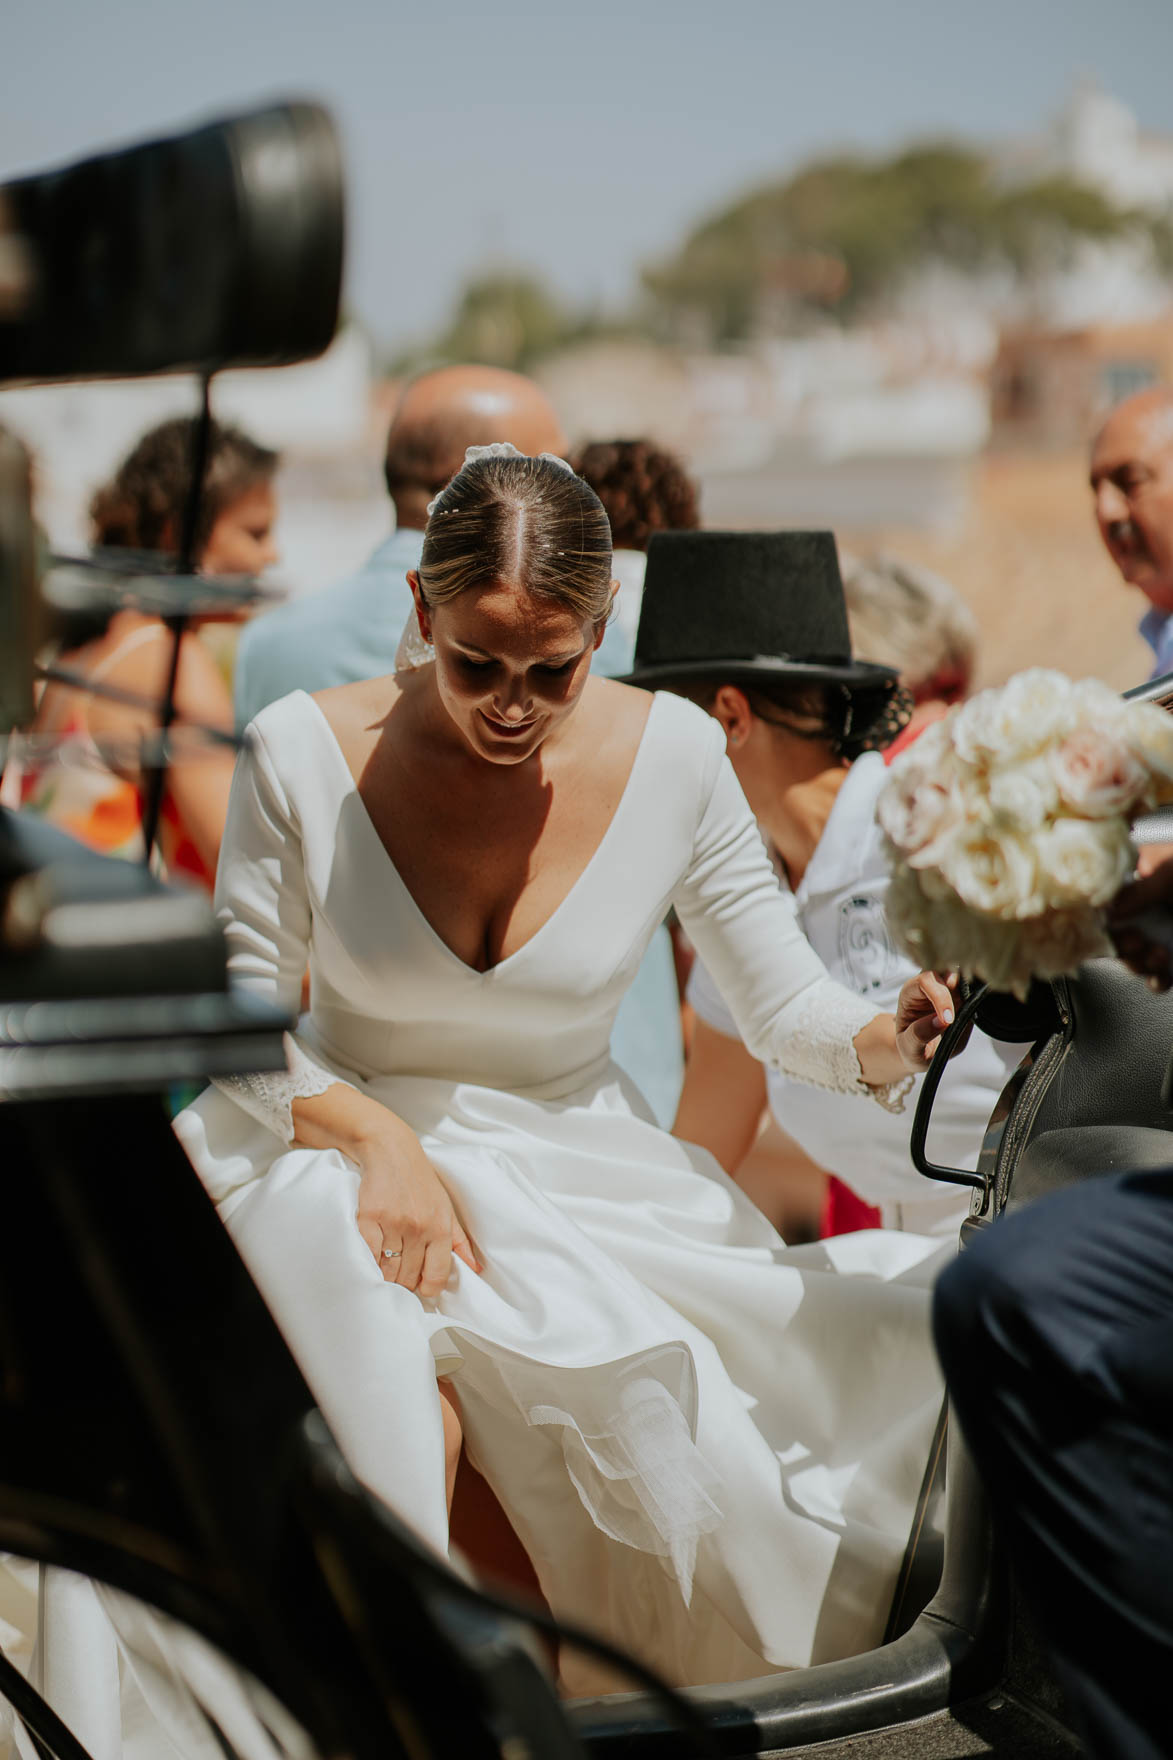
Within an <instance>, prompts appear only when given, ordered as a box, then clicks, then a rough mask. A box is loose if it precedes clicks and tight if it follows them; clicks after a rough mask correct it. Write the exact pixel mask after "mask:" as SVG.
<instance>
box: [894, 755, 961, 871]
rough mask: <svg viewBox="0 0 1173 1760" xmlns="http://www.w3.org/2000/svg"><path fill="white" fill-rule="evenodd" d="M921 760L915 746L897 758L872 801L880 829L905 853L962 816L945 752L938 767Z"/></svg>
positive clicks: (921, 846)
mask: <svg viewBox="0 0 1173 1760" xmlns="http://www.w3.org/2000/svg"><path fill="white" fill-rule="evenodd" d="M919 743H920V742H919V741H918V742H917V744H918V745H919ZM923 760H924V754H921V753H918V752H917V751H916V750H915V749H914V750H913V751H911V752H909V753H907V754H906V755H905V756H904V757H902V758H898V759H897V760H896V762H895V763H894V764H893V766H892V773H891V775H890V776H889V778H888V780H887V782H886V783H885V784H884V787H883V789H882V791H881V793H880V797H879V800H878V801H877V803H876V818H877V819H878V821H879V824H880V829H881V830H882V831H883V832H884V833H885V835H886V836H888V837H889V838H890V839H891V840H892V842H893V843H894V844H895V845H896V847H897V848H898V849H900V850H903V851H904V852H905V853H906V854H909V855H911V854H915V852H916V851H918V850H922V849H924V848H925V847H926V846H927V845H929V844H932V843H934V842H935V841H936V839H937V838H939V837H940V835H941V833H942V832H943V831H946V830H947V829H948V828H949V827H950V826H952V825H955V824H956V823H958V821H959V820H960V818H961V816H962V808H961V802H960V798H959V795H958V791H957V785H956V781H955V779H954V777H953V776H952V775H951V774H950V765H949V760H948V758H947V756H946V757H943V758H942V761H941V763H940V765H939V766H938V767H934V766H933V765H932V764H926V763H925V762H924V761H923Z"/></svg>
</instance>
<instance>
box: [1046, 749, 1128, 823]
mask: <svg viewBox="0 0 1173 1760" xmlns="http://www.w3.org/2000/svg"><path fill="white" fill-rule="evenodd" d="M1048 758H1049V763H1050V770H1051V775H1052V776H1053V777H1054V779H1055V785H1056V787H1057V788H1058V790H1059V793H1060V794H1061V795H1062V797H1063V799H1064V800H1065V801H1066V802H1067V805H1068V806H1069V807H1071V808H1072V809H1073V810H1074V811H1075V812H1076V813H1081V814H1083V815H1084V816H1085V817H1086V818H1089V819H1106V818H1110V817H1113V816H1117V817H1118V816H1120V815H1121V814H1125V813H1129V812H1131V811H1132V809H1133V808H1134V807H1135V806H1136V805H1137V803H1138V802H1139V801H1140V800H1141V799H1142V798H1143V796H1144V792H1145V786H1146V783H1147V781H1148V773H1147V770H1146V767H1145V765H1144V764H1143V763H1142V762H1141V760H1140V759H1139V758H1137V757H1136V756H1135V754H1134V753H1133V752H1132V751H1131V750H1130V748H1129V746H1128V745H1127V744H1126V742H1125V741H1124V740H1123V739H1120V738H1117V737H1115V736H1114V735H1113V734H1111V733H1109V732H1107V731H1105V730H1104V729H1103V728H1102V727H1093V726H1082V727H1075V728H1073V729H1072V731H1071V732H1070V733H1068V734H1066V735H1064V737H1063V738H1062V739H1061V740H1060V741H1059V742H1058V744H1057V745H1056V746H1054V747H1053V748H1052V750H1051V751H1050V753H1049V754H1048Z"/></svg>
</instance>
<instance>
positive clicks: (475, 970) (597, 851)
mask: <svg viewBox="0 0 1173 1760" xmlns="http://www.w3.org/2000/svg"><path fill="white" fill-rule="evenodd" d="M296 695H298V696H300V697H304V698H305V700H306V702H307V703H309V704H310V706H311V708H312V709H313V711H314V715H315V716H316V718H317V720H318V722H319V723H320V724H321V726H322V728H323V729H324V730H325V733H326V737H327V743H328V744H329V745H330V747H331V748H332V750H333V752H334V754H335V757H336V759H337V762H338V764H339V766H340V767H341V770H342V773H343V775H344V776H345V778H346V783H347V786H348V790H349V792H350V793H351V794H353V795H354V798H355V800H356V801H357V802H358V806H359V810H360V813H361V816H362V820H363V823H364V824H365V825H366V827H367V831H368V832H369V834H370V836H371V837H372V838H373V839H374V841H375V844H376V846H377V847H378V849H379V851H380V853H381V854H382V857H383V860H384V861H385V862H386V864H387V867H388V868H389V869H390V871H391V873H392V875H393V876H394V878H395V880H396V882H397V883H398V886H399V889H400V891H401V892H402V894H403V896H404V898H405V899H406V900H407V903H408V905H409V907H410V909H411V911H412V912H413V914H414V916H415V917H416V919H417V920H418V922H419V923H420V924H421V925H422V927H423V929H424V932H425V933H426V934H427V935H428V937H429V938H430V940H431V941H432V942H433V943H434V944H435V946H436V947H438V948H439V949H440V951H441V953H443V954H444V955H446V957H447V958H448V959H449V960H450V961H451V962H452V964H453V965H455V966H456V967H458V968H459V970H460V971H461V972H464V973H466V974H467V976H468V977H470V978H477V979H484V978H493V977H496V976H497V974H498V973H500V972H503V971H505V969H506V968H507V967H509V966H511V965H513V963H514V961H515V960H518V959H520V958H521V956H522V955H523V954H525V953H528V952H529V950H530V948H531V947H532V946H533V945H534V943H535V942H536V941H539V940H540V939H541V938H542V937H543V936H544V935H545V934H546V932H547V930H548V929H549V928H550V927H551V925H552V924H553V923H554V922H555V921H556V920H557V919H558V918H559V917H560V916H561V915H562V913H563V911H565V910H566V909H567V907H568V906H569V904H570V901H571V899H572V898H573V897H574V895H575V893H576V892H578V890H579V889H580V887H582V886H583V885H584V883H585V882H586V879H587V876H588V875H589V874H590V872H591V870H592V868H594V867H595V865H596V863H597V862H598V861H599V860H600V859H601V857H602V855H603V851H604V850H605V848H606V846H607V844H608V843H609V842H610V841H611V839H612V836H613V835H614V832H615V827H616V825H617V824H618V822H619V820H620V818H621V817H622V816H623V813H624V811H625V809H626V807H627V804H628V801H629V800H630V799H631V796H632V793H633V788H634V784H635V779H636V775H637V773H638V771H639V770H640V768H641V761H642V759H643V757H644V753H645V751H646V749H647V746H648V730H649V728H650V727H651V725H652V721H653V720H654V718H655V716H656V712H657V709H658V706H659V701H660V695H659V692H656V693H655V694H654V695H653V697H652V702H651V707H650V708H649V710H648V713H647V717H646V719H645V721H644V724H643V728H642V729H641V732H640V736H639V743H638V745H637V746H636V748H635V753H634V756H633V757H632V760H631V768H630V769H629V770H628V772H627V780H626V782H625V783H624V785H623V792H622V794H621V795H620V796H619V800H618V802H617V803H616V806H615V811H614V812H613V813H612V814H611V817H610V819H609V820H608V821H607V826H606V829H605V830H604V832H603V835H602V836H601V837H600V838H599V841H598V843H596V845H595V847H594V849H593V850H592V852H591V854H590V856H589V857H588V858H587V861H586V863H585V865H584V866H583V867H582V868H581V869H580V871H579V873H578V874H577V876H576V877H575V879H574V880H573V881H572V883H571V885H570V887H569V889H568V890H567V891H566V892H565V893H564V894H563V896H562V898H561V899H560V900H559V902H558V903H557V904H556V905H555V906H554V909H553V910H552V911H551V912H550V914H549V916H548V917H545V918H544V919H543V921H542V922H541V923H540V924H539V925H538V927H537V928H536V929H535V930H534V932H533V934H532V935H527V937H526V939H525V940H524V941H523V942H522V943H521V946H520V947H515V948H514V949H513V952H512V953H510V954H507V955H506V956H505V958H504V959H499V960H497V961H496V963H495V964H494V965H491V966H486V967H485V968H484V969H483V970H481V969H480V968H479V967H477V966H470V965H469V963H468V961H467V960H463V959H461V957H460V955H459V954H458V953H457V952H455V951H454V949H453V948H451V947H449V945H448V943H447V942H446V941H445V939H444V937H443V936H442V935H441V934H440V932H439V930H438V929H436V927H435V926H434V925H433V924H432V923H430V922H429V921H428V918H427V917H426V916H425V914H424V912H423V910H422V908H421V907H420V905H419V903H418V902H417V900H416V897H415V894H414V893H413V892H412V890H411V888H410V887H409V886H408V884H407V881H406V880H405V879H404V878H403V875H402V874H401V873H400V872H399V869H398V868H397V867H396V865H395V863H394V861H393V860H392V857H391V852H390V851H389V850H388V848H387V845H386V844H385V843H384V842H383V839H382V838H381V837H380V836H379V833H378V831H377V829H376V827H375V822H374V820H373V819H372V818H371V815H370V812H369V811H368V809H367V803H366V802H365V801H364V800H363V798H362V790H361V789H360V788H359V786H358V783H357V782H356V781H355V779H354V773H353V771H352V770H351V768H350V765H349V764H348V763H347V761H346V753H345V752H344V751H343V750H342V747H341V745H340V744H339V741H338V735H337V734H336V733H335V732H334V729H333V728H332V727H331V725H330V723H329V721H328V720H327V718H326V714H325V712H324V710H323V709H322V708H321V706H320V704H318V703H317V702H315V700H314V698H313V697H312V696H311V695H310V693H309V692H308V691H298V692H297V693H296Z"/></svg>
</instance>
